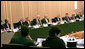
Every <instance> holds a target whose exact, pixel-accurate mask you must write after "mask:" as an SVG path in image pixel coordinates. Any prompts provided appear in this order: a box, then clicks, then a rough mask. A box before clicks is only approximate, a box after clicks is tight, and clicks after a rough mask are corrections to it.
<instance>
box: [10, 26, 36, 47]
mask: <svg viewBox="0 0 85 49" xmlns="http://www.w3.org/2000/svg"><path fill="white" fill-rule="evenodd" d="M20 33H21V36H20V37H17V38H12V39H11V42H10V43H11V44H12V43H14V44H22V45H25V46H35V44H34V41H33V40H32V38H31V37H30V35H29V28H28V27H27V26H26V25H22V26H21V32H20Z"/></svg>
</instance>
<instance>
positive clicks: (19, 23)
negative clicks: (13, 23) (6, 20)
mask: <svg viewBox="0 0 85 49" xmlns="http://www.w3.org/2000/svg"><path fill="white" fill-rule="evenodd" d="M22 25H24V19H23V18H20V21H19V22H18V28H20V27H21V26H22Z"/></svg>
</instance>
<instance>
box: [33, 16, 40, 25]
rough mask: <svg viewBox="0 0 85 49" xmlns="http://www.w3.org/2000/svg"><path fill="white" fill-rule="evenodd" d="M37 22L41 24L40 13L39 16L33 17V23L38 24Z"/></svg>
mask: <svg viewBox="0 0 85 49" xmlns="http://www.w3.org/2000/svg"><path fill="white" fill-rule="evenodd" d="M37 24H41V23H40V15H38V16H37V18H35V19H33V21H32V25H37Z"/></svg>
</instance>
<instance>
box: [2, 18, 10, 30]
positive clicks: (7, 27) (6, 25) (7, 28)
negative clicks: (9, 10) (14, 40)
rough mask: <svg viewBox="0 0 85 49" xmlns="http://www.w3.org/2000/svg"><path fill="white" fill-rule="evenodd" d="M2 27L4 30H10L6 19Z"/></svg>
mask: <svg viewBox="0 0 85 49" xmlns="http://www.w3.org/2000/svg"><path fill="white" fill-rule="evenodd" d="M3 25H4V27H5V29H6V30H9V29H11V25H10V23H9V21H8V19H5V23H4V24H3Z"/></svg>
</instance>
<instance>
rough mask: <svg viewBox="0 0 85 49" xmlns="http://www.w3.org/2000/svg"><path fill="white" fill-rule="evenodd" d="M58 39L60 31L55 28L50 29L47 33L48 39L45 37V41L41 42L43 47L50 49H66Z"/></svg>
mask: <svg viewBox="0 0 85 49" xmlns="http://www.w3.org/2000/svg"><path fill="white" fill-rule="evenodd" d="M59 37H60V29H59V28H56V27H52V28H51V30H50V31H49V37H47V39H46V41H43V42H42V45H43V47H50V48H66V47H65V43H64V41H63V40H62V39H60V38H59Z"/></svg>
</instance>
